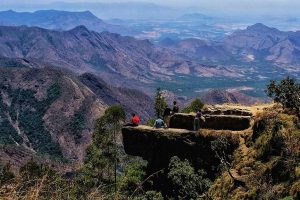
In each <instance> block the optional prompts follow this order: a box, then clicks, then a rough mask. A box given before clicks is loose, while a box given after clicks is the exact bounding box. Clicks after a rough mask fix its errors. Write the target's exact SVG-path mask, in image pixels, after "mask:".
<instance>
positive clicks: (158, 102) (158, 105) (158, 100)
mask: <svg viewBox="0 0 300 200" xmlns="http://www.w3.org/2000/svg"><path fill="white" fill-rule="evenodd" d="M167 106H168V105H167V103H166V101H165V98H164V97H163V96H162V91H161V89H160V88H157V89H156V95H155V105H154V109H155V114H156V117H157V118H160V117H162V116H163V113H164V110H165V109H166V108H167Z"/></svg>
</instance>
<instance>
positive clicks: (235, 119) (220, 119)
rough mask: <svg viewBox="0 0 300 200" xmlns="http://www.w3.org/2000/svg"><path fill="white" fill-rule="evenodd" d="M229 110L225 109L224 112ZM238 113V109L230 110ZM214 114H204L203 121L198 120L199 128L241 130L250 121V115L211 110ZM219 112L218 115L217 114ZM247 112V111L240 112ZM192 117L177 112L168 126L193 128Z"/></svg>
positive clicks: (193, 116)
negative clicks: (228, 113)
mask: <svg viewBox="0 0 300 200" xmlns="http://www.w3.org/2000/svg"><path fill="white" fill-rule="evenodd" d="M227 112H230V111H229V110H228V111H225V113H227ZM232 112H233V113H238V112H240V111H238V110H236V111H234V110H233V111H232ZM212 113H213V114H214V115H209V114H205V115H204V118H205V121H200V126H201V128H205V129H214V130H232V131H241V130H245V129H248V128H249V127H250V123H251V117H250V116H239V115H224V113H223V112H222V111H220V110H219V111H214V112H212ZM217 114H219V115H217ZM241 114H247V113H241ZM194 118H195V115H192V114H183V113H177V114H175V115H173V116H172V117H171V119H170V124H169V126H170V128H182V129H187V130H193V129H194Z"/></svg>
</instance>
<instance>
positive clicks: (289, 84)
mask: <svg viewBox="0 0 300 200" xmlns="http://www.w3.org/2000/svg"><path fill="white" fill-rule="evenodd" d="M266 93H267V95H268V96H269V97H271V98H272V99H273V100H274V101H275V102H277V103H281V104H282V105H283V107H284V108H288V109H293V110H296V112H297V116H298V117H300V84H299V83H297V82H296V81H295V79H293V78H290V77H287V78H285V79H283V80H281V81H280V82H279V83H277V82H276V81H274V80H271V81H270V83H269V84H268V85H267V90H266Z"/></svg>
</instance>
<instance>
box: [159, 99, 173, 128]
mask: <svg viewBox="0 0 300 200" xmlns="http://www.w3.org/2000/svg"><path fill="white" fill-rule="evenodd" d="M178 112H179V107H178V104H177V102H176V101H173V109H171V108H170V107H169V106H168V105H167V107H166V108H165V110H164V113H163V119H161V118H160V117H158V118H157V119H156V120H155V122H154V125H153V128H168V126H169V121H170V116H171V115H173V114H175V113H178Z"/></svg>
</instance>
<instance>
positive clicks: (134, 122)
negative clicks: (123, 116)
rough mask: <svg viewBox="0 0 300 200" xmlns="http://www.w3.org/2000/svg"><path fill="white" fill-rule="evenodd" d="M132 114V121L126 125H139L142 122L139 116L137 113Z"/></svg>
mask: <svg viewBox="0 0 300 200" xmlns="http://www.w3.org/2000/svg"><path fill="white" fill-rule="evenodd" d="M131 116H132V117H131V122H130V123H127V124H125V126H138V125H139V122H140V118H139V116H137V115H136V114H135V113H132V114H131Z"/></svg>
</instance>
